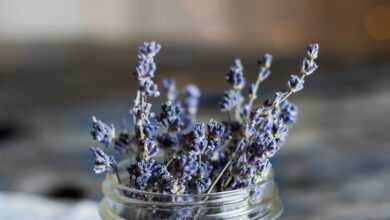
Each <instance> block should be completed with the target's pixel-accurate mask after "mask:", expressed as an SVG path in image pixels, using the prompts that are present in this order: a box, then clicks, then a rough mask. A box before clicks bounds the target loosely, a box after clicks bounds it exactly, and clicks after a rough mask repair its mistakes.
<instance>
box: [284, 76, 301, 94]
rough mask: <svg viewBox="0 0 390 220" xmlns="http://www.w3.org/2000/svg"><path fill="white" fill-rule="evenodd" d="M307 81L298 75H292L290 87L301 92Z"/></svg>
mask: <svg viewBox="0 0 390 220" xmlns="http://www.w3.org/2000/svg"><path fill="white" fill-rule="evenodd" d="M304 83H305V81H304V80H303V79H302V78H300V77H299V76H297V75H294V74H293V75H291V76H290V78H289V80H288V87H289V88H290V90H291V91H292V92H293V93H296V92H299V91H301V90H302V89H303V84H304Z"/></svg>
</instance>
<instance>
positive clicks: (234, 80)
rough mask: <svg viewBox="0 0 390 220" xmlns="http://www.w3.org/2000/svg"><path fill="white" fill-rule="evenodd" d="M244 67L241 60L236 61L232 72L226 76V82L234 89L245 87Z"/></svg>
mask: <svg viewBox="0 0 390 220" xmlns="http://www.w3.org/2000/svg"><path fill="white" fill-rule="evenodd" d="M243 69H244V68H243V67H242V64H241V60H240V59H235V60H234V63H233V65H232V66H231V67H230V71H229V72H228V73H227V74H226V81H227V82H228V83H230V84H231V85H232V86H233V88H234V89H242V88H244V86H245V78H244V73H243Z"/></svg>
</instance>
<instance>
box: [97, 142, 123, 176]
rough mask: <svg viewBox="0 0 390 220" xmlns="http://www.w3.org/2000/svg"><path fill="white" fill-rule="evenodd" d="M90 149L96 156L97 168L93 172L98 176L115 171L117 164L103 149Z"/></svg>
mask: <svg viewBox="0 0 390 220" xmlns="http://www.w3.org/2000/svg"><path fill="white" fill-rule="evenodd" d="M90 149H91V151H92V153H93V154H94V156H95V166H94V168H93V171H94V172H95V173H96V174H100V173H105V172H114V171H115V169H116V167H117V163H116V161H115V159H114V157H112V156H108V155H107V154H106V153H104V151H103V150H102V149H100V148H98V147H91V148H90Z"/></svg>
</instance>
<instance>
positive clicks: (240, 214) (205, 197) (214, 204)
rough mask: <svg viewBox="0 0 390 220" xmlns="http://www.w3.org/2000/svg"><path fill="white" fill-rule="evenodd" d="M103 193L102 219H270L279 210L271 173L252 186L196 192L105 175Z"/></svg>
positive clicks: (279, 213) (279, 212)
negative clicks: (142, 187)
mask: <svg viewBox="0 0 390 220" xmlns="http://www.w3.org/2000/svg"><path fill="white" fill-rule="evenodd" d="M103 194H104V198H103V200H102V201H101V203H100V207H99V214H100V216H101V217H102V219H103V220H156V219H167V220H170V219H178V220H179V219H180V220H182V219H183V220H184V219H199V220H208V219H210V220H211V219H213V220H214V219H218V220H225V219H240V220H242V219H243V220H244V219H248V220H273V219H277V218H278V217H279V216H280V215H281V213H282V204H281V201H280V198H279V195H278V189H277V187H276V185H275V182H274V181H273V177H272V172H271V174H270V175H268V177H267V179H266V180H264V181H263V182H260V183H258V184H257V185H255V186H251V187H247V188H242V189H238V190H233V191H226V192H217V193H210V194H198V195H190V194H185V195H173V194H159V193H150V192H145V191H139V190H136V189H132V188H128V187H126V186H123V185H119V184H118V183H117V181H116V178H115V176H113V175H107V177H106V179H105V180H104V182H103Z"/></svg>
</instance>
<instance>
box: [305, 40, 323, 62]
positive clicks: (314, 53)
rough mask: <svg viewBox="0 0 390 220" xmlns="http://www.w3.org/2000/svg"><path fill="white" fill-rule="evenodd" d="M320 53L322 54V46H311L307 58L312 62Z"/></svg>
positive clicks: (313, 44)
mask: <svg viewBox="0 0 390 220" xmlns="http://www.w3.org/2000/svg"><path fill="white" fill-rule="evenodd" d="M319 52H320V46H319V44H317V43H312V44H309V46H308V47H307V56H308V57H309V58H310V59H311V60H315V59H317V58H318V53H319Z"/></svg>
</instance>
